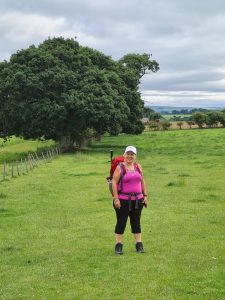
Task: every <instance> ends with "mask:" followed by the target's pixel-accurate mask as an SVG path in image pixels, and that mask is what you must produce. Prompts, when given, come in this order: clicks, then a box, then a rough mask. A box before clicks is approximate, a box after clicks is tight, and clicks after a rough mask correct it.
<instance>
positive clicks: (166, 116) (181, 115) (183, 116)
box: [162, 114, 191, 120]
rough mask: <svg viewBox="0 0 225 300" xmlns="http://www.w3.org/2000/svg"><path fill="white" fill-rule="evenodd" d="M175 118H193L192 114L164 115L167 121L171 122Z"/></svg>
mask: <svg viewBox="0 0 225 300" xmlns="http://www.w3.org/2000/svg"><path fill="white" fill-rule="evenodd" d="M174 116H176V117H180V118H189V117H190V116H191V114H186V115H185V114H180V115H177V114H175V115H173V114H172V115H171V114H170V115H162V117H163V118H164V119H166V120H170V119H172V118H173V117H174Z"/></svg>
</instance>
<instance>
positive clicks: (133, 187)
mask: <svg viewBox="0 0 225 300" xmlns="http://www.w3.org/2000/svg"><path fill="white" fill-rule="evenodd" d="M122 180H123V184H122V188H123V190H122V191H121V193H120V192H119V193H118V196H119V199H121V200H129V195H125V194H123V193H128V194H129V193H137V198H138V199H141V198H143V194H142V185H141V181H142V176H141V174H140V173H139V172H138V171H137V170H134V171H126V174H125V175H124V176H123V179H122ZM120 188H121V184H120V182H119V184H118V191H120ZM131 200H136V196H135V195H132V196H131Z"/></svg>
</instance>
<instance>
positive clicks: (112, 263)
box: [0, 129, 225, 300]
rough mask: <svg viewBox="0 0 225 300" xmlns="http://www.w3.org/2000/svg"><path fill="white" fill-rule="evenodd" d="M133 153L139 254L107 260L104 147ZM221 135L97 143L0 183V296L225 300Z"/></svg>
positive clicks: (155, 135) (175, 134)
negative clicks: (139, 196)
mask: <svg viewBox="0 0 225 300" xmlns="http://www.w3.org/2000/svg"><path fill="white" fill-rule="evenodd" d="M128 144H133V145H136V146H137V148H138V161H139V162H140V163H141V164H142V166H143V169H144V172H145V179H146V183H147V186H148V190H149V192H148V194H149V195H150V199H149V200H150V204H149V207H148V208H147V209H144V211H143V216H142V229H143V242H144V246H145V250H146V253H145V254H137V253H135V251H134V241H133V237H132V235H131V233H130V228H129V226H128V227H127V229H126V232H125V236H124V255H123V256H119V257H117V256H115V254H114V236H113V231H114V226H115V215H114V211H113V209H112V201H111V197H110V195H109V192H108V187H107V184H106V180H105V177H106V176H107V175H108V169H109V163H108V162H107V161H108V159H109V153H108V152H109V149H111V148H112V149H114V151H115V153H116V155H119V154H121V153H122V152H123V150H124V147H125V146H126V145H128ZM224 169H225V130H223V129H213V130H197V129H196V130H181V131H179V130H177V131H161V132H146V133H144V134H143V135H140V136H132V135H120V136H119V137H104V138H103V139H102V141H101V142H100V143H98V144H95V145H93V146H92V147H91V148H89V149H87V150H86V151H83V152H82V153H76V154H64V155H61V156H59V157H58V158H57V159H55V160H53V161H52V162H50V163H47V164H42V165H40V166H39V167H38V168H36V169H34V170H33V171H32V172H31V173H29V175H24V176H21V177H18V178H13V179H11V180H9V181H6V182H1V183H0V226H1V236H0V255H1V264H0V299H7V300H8V299H153V300H154V299H166V300H167V299H171V300H174V299H178V300H180V299H201V300H203V299H204V300H209V299H210V300H215V299H225V286H224V280H225V251H224V249H225V240H224V234H225V231H224V228H225V227H224V224H225V190H224Z"/></svg>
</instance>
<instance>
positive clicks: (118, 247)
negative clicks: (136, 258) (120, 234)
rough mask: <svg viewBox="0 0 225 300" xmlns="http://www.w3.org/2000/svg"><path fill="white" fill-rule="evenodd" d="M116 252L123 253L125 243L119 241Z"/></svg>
mask: <svg viewBox="0 0 225 300" xmlns="http://www.w3.org/2000/svg"><path fill="white" fill-rule="evenodd" d="M115 253H116V254H120V255H121V254H123V244H121V243H117V244H116V246H115Z"/></svg>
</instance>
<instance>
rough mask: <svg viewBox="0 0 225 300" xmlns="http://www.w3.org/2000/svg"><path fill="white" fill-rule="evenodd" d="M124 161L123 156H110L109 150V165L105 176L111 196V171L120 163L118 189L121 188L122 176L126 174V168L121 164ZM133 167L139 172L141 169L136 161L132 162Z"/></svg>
mask: <svg viewBox="0 0 225 300" xmlns="http://www.w3.org/2000/svg"><path fill="white" fill-rule="evenodd" d="M123 162H124V157H123V156H117V157H114V158H112V151H111V166H110V171H109V176H108V177H107V178H106V179H107V181H108V184H109V191H110V193H111V194H112V196H113V191H112V178H113V173H114V172H115V170H116V167H117V166H118V165H120V168H121V176H120V180H119V184H120V191H122V190H123V177H124V176H125V174H126V168H125V166H124V164H123ZM134 168H135V169H136V170H137V171H138V172H139V173H140V174H141V170H140V167H139V165H138V164H137V163H134Z"/></svg>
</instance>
